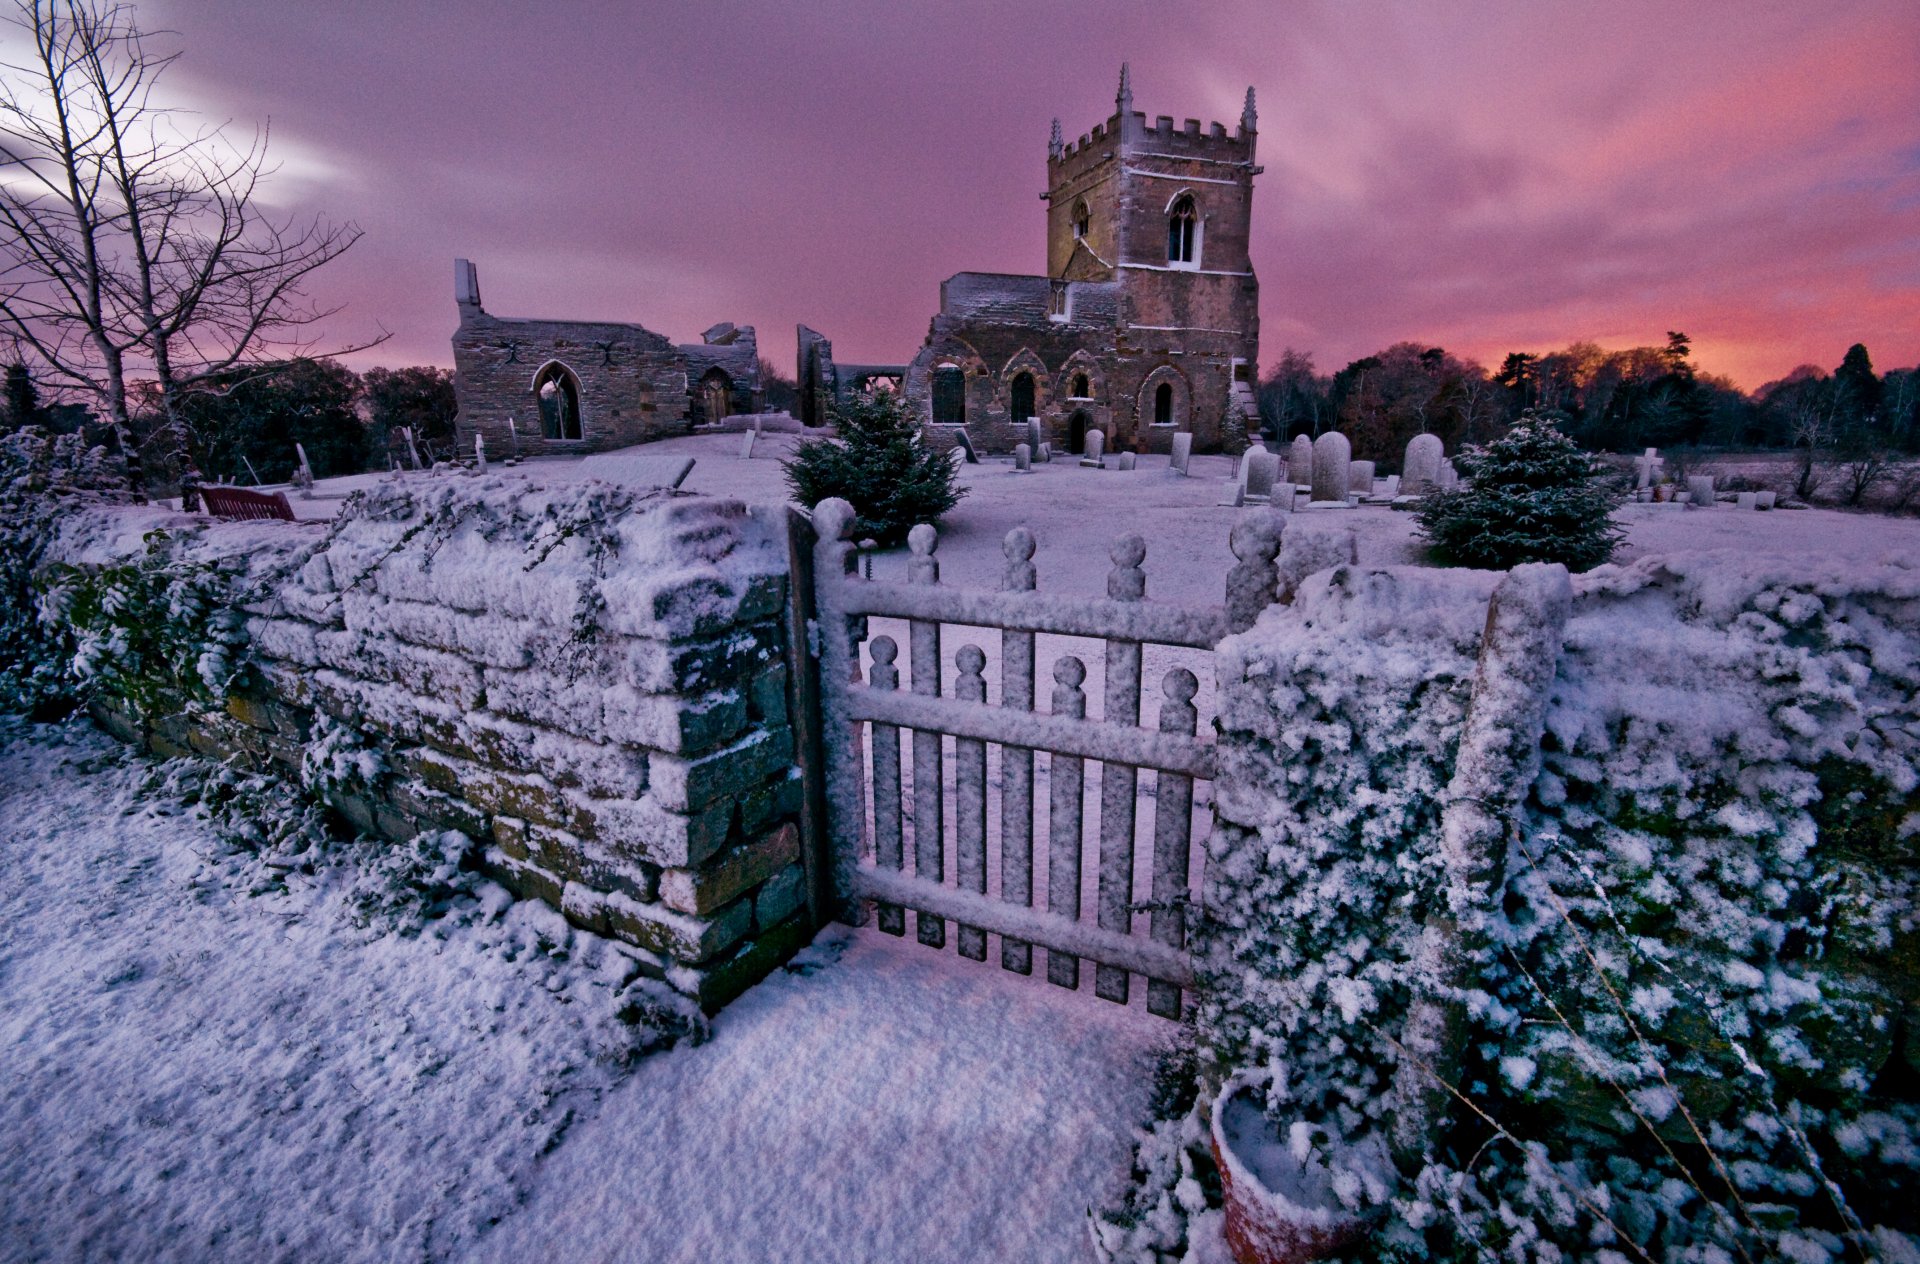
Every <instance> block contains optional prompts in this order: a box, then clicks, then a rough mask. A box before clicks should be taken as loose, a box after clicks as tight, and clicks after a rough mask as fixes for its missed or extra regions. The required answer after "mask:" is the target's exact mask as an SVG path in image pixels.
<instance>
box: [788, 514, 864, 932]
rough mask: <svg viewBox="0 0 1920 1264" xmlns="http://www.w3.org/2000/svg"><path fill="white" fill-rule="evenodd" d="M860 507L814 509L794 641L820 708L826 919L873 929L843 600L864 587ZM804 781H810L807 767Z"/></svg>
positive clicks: (852, 654)
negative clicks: (865, 894) (857, 551)
mask: <svg viewBox="0 0 1920 1264" xmlns="http://www.w3.org/2000/svg"><path fill="white" fill-rule="evenodd" d="M853 521H854V512H853V506H852V505H850V504H848V503H847V502H846V501H844V500H842V499H840V498H839V497H838V496H830V497H828V498H827V499H825V500H823V501H821V502H820V503H819V504H817V505H815V506H814V507H813V518H812V523H811V531H812V534H813V537H814V538H813V555H812V559H811V561H812V565H811V566H810V567H809V568H808V569H809V570H810V572H811V573H810V574H809V575H808V576H807V577H806V582H805V583H802V582H801V577H800V576H799V574H798V573H797V572H796V574H795V589H796V591H805V592H806V594H807V596H808V598H809V604H810V605H811V607H812V609H811V611H810V612H807V613H802V612H798V611H797V612H796V616H795V619H794V629H793V635H794V636H795V637H796V638H798V646H797V651H798V652H800V653H802V654H804V655H806V656H807V658H808V659H809V661H808V662H807V664H806V666H807V668H808V670H810V671H813V672H816V673H817V675H815V676H813V678H812V681H811V683H812V687H813V690H814V697H815V706H814V708H813V712H812V715H813V719H812V724H813V725H814V732H815V734H816V736H817V739H818V740H817V743H816V745H815V748H814V749H815V758H814V759H813V760H812V763H813V765H814V773H813V776H814V778H815V780H816V781H817V783H818V785H819V787H820V790H819V795H820V797H819V799H818V803H819V805H820V808H821V812H820V815H819V817H817V818H816V821H817V827H816V832H817V834H818V836H819V847H818V849H817V850H816V851H815V852H814V859H815V865H814V869H813V872H814V873H815V874H816V875H818V876H817V877H816V878H815V879H814V881H815V884H816V891H817V898H818V900H819V905H818V907H819V909H820V914H819V915H820V917H821V918H822V919H823V920H824V919H826V918H834V919H837V920H839V921H842V922H845V923H847V924H848V925H850V926H860V925H863V924H864V923H865V921H866V905H865V902H864V901H863V900H861V899H860V898H859V895H858V894H857V890H856V884H855V882H856V878H857V876H858V873H857V871H858V869H859V864H860V844H861V841H862V837H863V835H864V834H865V827H866V818H867V813H866V793H865V784H866V768H865V760H864V759H862V757H861V749H860V726H859V724H858V723H857V722H856V721H854V720H853V719H852V718H851V717H850V716H849V715H848V714H847V702H846V688H845V686H846V685H847V684H848V683H850V682H852V681H854V680H856V679H857V678H858V676H859V672H860V660H859V657H858V653H857V650H856V649H855V646H856V644H857V642H858V639H859V637H858V634H857V633H856V631H855V628H854V626H853V623H852V619H853V618H855V617H857V616H850V615H848V614H847V613H846V610H845V608H844V606H843V605H842V603H841V601H840V600H839V594H840V592H841V591H842V589H843V587H844V586H845V585H846V584H848V583H854V582H857V581H858V576H857V574H856V572H855V566H856V564H857V563H856V559H855V556H854V549H853V545H852V544H850V543H848V539H847V538H848V536H850V535H851V534H852V532H853ZM801 775H802V776H803V777H805V776H806V775H807V773H806V769H805V765H804V764H803V765H802V773H801Z"/></svg>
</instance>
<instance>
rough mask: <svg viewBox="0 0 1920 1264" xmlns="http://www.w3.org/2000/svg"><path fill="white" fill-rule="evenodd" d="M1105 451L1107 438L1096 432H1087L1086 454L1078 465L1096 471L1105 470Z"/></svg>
mask: <svg viewBox="0 0 1920 1264" xmlns="http://www.w3.org/2000/svg"><path fill="white" fill-rule="evenodd" d="M1106 450H1107V436H1106V435H1104V434H1102V433H1101V432H1100V431H1098V430H1089V431H1087V454H1086V455H1085V456H1083V457H1081V458H1080V464H1082V465H1084V466H1087V467H1089V468H1091V469H1096V470H1104V469H1106V468H1107V462H1106V457H1105V455H1104V454H1105V452H1106Z"/></svg>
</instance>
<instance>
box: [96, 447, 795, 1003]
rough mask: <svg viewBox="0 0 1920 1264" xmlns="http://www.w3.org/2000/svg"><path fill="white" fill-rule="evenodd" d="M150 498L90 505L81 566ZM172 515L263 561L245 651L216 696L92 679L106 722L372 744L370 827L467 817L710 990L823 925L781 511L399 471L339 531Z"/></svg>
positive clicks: (513, 862) (548, 894)
mask: <svg viewBox="0 0 1920 1264" xmlns="http://www.w3.org/2000/svg"><path fill="white" fill-rule="evenodd" d="M129 512H135V513H140V512H147V511H127V510H106V509H100V510H93V511H89V517H90V518H91V519H92V520H91V521H88V522H84V523H79V524H74V526H73V528H72V529H70V530H68V531H66V532H65V533H63V550H62V554H61V556H62V559H63V560H65V561H68V562H71V563H78V564H81V565H83V566H86V565H93V566H99V565H108V564H111V563H112V562H113V561H114V559H115V558H116V557H119V556H124V555H126V554H127V553H128V552H129V551H132V550H137V549H138V548H139V547H140V544H139V541H140V537H141V535H142V533H143V532H144V531H145V530H146V529H147V528H148V527H150V526H151V525H154V524H152V523H148V522H146V521H144V520H143V521H142V522H140V523H137V524H129V522H127V521H126V520H125V516H126V515H127V514H128V513H129ZM162 525H164V526H166V527H167V528H168V529H169V530H171V531H173V532H175V533H176V534H178V535H179V536H180V538H181V540H182V545H181V547H182V548H183V549H184V550H186V551H188V552H191V553H194V554H196V555H199V556H202V557H208V558H211V557H219V556H226V557H235V556H242V555H244V556H245V557H246V558H247V560H248V561H247V564H248V569H249V572H250V575H251V577H252V582H253V583H254V584H255V585H256V586H255V587H254V589H253V590H252V591H251V592H249V593H247V594H246V595H245V596H244V597H243V598H241V599H242V600H243V601H244V607H245V609H246V611H247V618H246V625H245V627H246V639H247V646H246V653H247V655H248V657H249V660H250V665H249V668H248V670H247V671H246V672H245V674H244V676H243V677H242V680H241V683H240V684H239V685H238V686H236V687H234V688H233V689H231V690H230V691H229V692H228V693H227V695H226V696H225V697H224V698H217V699H214V700H213V701H211V702H209V701H207V700H199V701H194V700H188V699H171V700H168V701H166V702H163V703H161V704H159V705H154V704H153V703H151V702H149V703H147V704H145V705H142V704H139V703H136V702H134V701H133V700H131V699H129V698H126V697H103V698H100V699H97V700H96V701H95V702H94V703H93V704H92V710H93V713H94V715H95V718H96V719H97V720H98V722H99V723H101V724H102V725H103V726H105V727H106V728H108V729H110V730H111V731H113V732H115V733H116V734H118V735H119V736H121V737H123V738H125V739H127V740H130V741H138V742H142V743H144V744H146V745H147V746H149V747H151V748H152V749H153V750H155V751H156V752H158V753H160V754H163V755H168V756H177V755H185V754H189V753H197V754H201V755H205V756H210V757H214V758H221V759H232V760H236V761H238V762H240V763H242V764H245V765H248V766H252V767H259V768H277V769H278V770H279V771H282V772H285V773H287V774H289V775H292V776H296V777H297V776H300V775H301V773H302V765H303V763H305V764H307V765H309V766H310V765H311V764H312V763H313V762H314V761H315V760H316V759H321V760H325V759H327V758H330V757H331V755H332V754H336V753H338V752H337V750H336V751H333V752H330V751H329V750H327V749H325V748H326V747H327V746H328V744H329V743H331V744H332V745H333V746H334V747H338V746H340V745H342V744H344V745H345V746H347V747H351V748H353V754H354V757H355V758H357V759H359V760H360V765H361V766H362V767H365V768H372V769H376V770H377V772H376V773H375V774H374V775H371V776H364V777H360V778H356V779H352V780H351V781H350V782H347V783H341V782H335V783H332V784H331V785H330V788H329V790H328V794H327V798H328V800H329V802H330V803H331V804H332V805H333V806H334V807H335V808H336V809H338V811H339V812H340V813H341V814H342V815H343V816H344V817H345V818H346V819H347V820H348V821H350V822H351V823H352V825H353V826H355V827H356V828H358V829H359V830H361V831H363V832H366V833H370V834H376V835H380V836H384V837H387V838H391V839H401V838H406V837H409V836H411V835H413V834H414V833H416V832H419V831H421V830H427V829H458V830H461V831H464V832H465V833H467V834H469V835H471V836H472V837H474V838H475V839H477V840H481V841H482V842H483V843H484V844H485V850H484V855H485V865H486V867H487V868H488V870H489V871H490V872H491V873H492V874H493V875H494V876H496V877H497V878H498V879H499V880H500V881H501V882H502V883H503V884H505V885H506V886H508V887H509V888H511V889H512V890H514V891H515V892H516V893H518V894H520V895H522V896H526V897H532V898H537V899H540V900H543V901H545V902H547V903H548V904H551V905H553V906H555V907H556V908H558V909H560V910H561V911H562V912H563V913H564V914H565V915H566V916H567V918H568V919H569V920H571V921H573V922H575V923H576V924H578V925H581V926H584V927H588V928H590V929H593V930H596V931H599V932H602V933H604V934H608V935H611V936H613V937H615V938H616V939H618V940H620V941H623V942H624V943H625V944H627V945H629V946H630V948H631V951H632V953H633V954H634V955H635V956H636V958H637V959H638V960H639V961H640V962H641V964H642V967H643V969H645V970H646V971H647V972H649V973H651V974H654V975H656V976H658V977H660V978H663V979H665V980H666V981H667V982H669V983H670V984H671V985H673V986H674V987H676V988H678V989H679V990H681V991H683V992H685V993H687V994H688V995H690V996H693V997H695V998H697V999H698V1000H699V1001H700V1002H701V1003H702V1004H704V1005H706V1006H708V1007H714V1006H717V1005H720V1004H723V1003H724V1002H725V1001H726V1000H728V999H730V998H731V997H732V996H734V995H736V994H737V993H739V992H740V991H741V990H743V989H744V988H745V987H746V986H747V985H748V984H750V983H751V982H753V981H754V980H755V979H756V978H758V977H759V976H760V975H762V974H764V973H765V972H766V971H767V970H768V969H770V968H771V967H772V966H773V965H774V964H776V963H777V962H778V961H780V960H782V959H784V957H785V956H786V955H787V954H788V953H790V952H791V951H792V950H793V949H795V948H796V947H798V946H799V945H800V944H801V943H802V942H804V940H805V938H806V937H807V936H808V934H809V933H810V929H811V925H812V923H811V922H810V921H809V917H808V911H807V909H806V907H805V905H806V898H805V897H806V889H807V884H806V880H805V875H804V872H803V869H802V863H801V851H800V844H799V837H798V833H797V829H796V818H797V813H798V810H799V806H800V780H799V774H798V772H797V770H796V769H795V767H794V742H793V730H792V727H791V724H790V717H789V714H788V698H787V686H788V679H787V667H786V665H785V659H784V654H785V644H786V641H785V636H786V634H785V621H784V619H785V603H786V583H787V575H786V571H787V565H786V553H785V541H784V535H783V533H782V531H781V529H780V527H781V524H779V523H777V522H775V521H773V520H771V519H770V518H765V517H762V516H760V515H759V514H758V513H757V512H756V511H752V510H749V509H748V508H747V507H746V506H745V505H742V504H740V503H738V502H731V501H725V500H717V499H712V498H707V497H699V496H692V495H688V494H684V493H674V492H653V493H647V494H636V493H634V492H632V491H629V490H626V489H616V488H611V487H607V486H604V485H600V484H580V485H577V486H572V485H570V486H567V487H564V488H561V489H556V490H554V491H550V492H549V491H544V490H541V489H539V488H537V487H530V486H529V485H528V484H527V483H526V482H524V481H517V480H516V481H507V480H476V479H472V478H469V477H455V478H438V479H422V480H414V481H412V482H410V483H408V484H387V485H383V486H382V487H381V488H380V489H379V490H377V491H375V492H373V493H371V494H369V495H367V496H365V497H364V498H363V499H361V500H360V501H358V502H357V503H355V504H353V505H351V506H349V509H348V511H347V513H346V514H345V515H344V516H343V518H342V519H341V521H340V523H339V525H338V526H336V527H335V528H333V529H331V530H325V529H323V528H318V527H308V526H303V525H289V524H281V523H275V524H259V523H247V524H220V525H209V524H206V523H205V521H204V520H198V521H196V520H193V519H189V518H181V517H178V516H175V517H174V518H172V519H171V520H169V521H168V522H166V523H164V524H162ZM136 528H137V529H136ZM362 756H370V758H361V757H362ZM349 762H351V761H349ZM308 773H309V778H310V775H311V768H310V767H309V769H308Z"/></svg>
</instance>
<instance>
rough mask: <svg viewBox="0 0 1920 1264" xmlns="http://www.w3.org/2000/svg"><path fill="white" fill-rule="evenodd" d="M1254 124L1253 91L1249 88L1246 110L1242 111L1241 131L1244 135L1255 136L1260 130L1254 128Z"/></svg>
mask: <svg viewBox="0 0 1920 1264" xmlns="http://www.w3.org/2000/svg"><path fill="white" fill-rule="evenodd" d="M1253 123H1254V113H1253V89H1252V88H1251V87H1249V88H1248V89H1247V104H1246V108H1245V109H1243V110H1241V111H1240V131H1241V132H1242V133H1243V134H1245V135H1248V136H1251V135H1253V133H1254V132H1255V131H1257V130H1258V129H1257V128H1255V127H1254V125H1253Z"/></svg>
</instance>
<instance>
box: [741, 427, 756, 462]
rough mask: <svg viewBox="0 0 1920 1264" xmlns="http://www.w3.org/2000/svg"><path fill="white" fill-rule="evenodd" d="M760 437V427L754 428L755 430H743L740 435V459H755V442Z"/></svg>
mask: <svg viewBox="0 0 1920 1264" xmlns="http://www.w3.org/2000/svg"><path fill="white" fill-rule="evenodd" d="M759 437H760V431H759V430H758V429H754V430H747V431H743V432H741V435H740V459H741V460H742V461H751V460H753V444H754V440H756V439H758V438H759Z"/></svg>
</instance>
